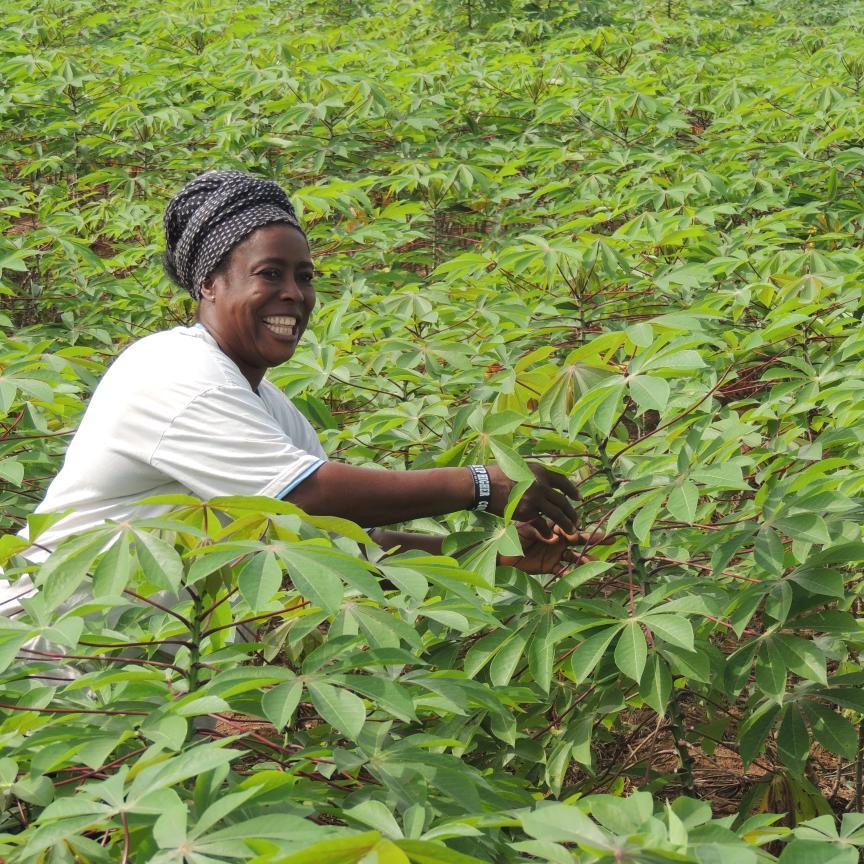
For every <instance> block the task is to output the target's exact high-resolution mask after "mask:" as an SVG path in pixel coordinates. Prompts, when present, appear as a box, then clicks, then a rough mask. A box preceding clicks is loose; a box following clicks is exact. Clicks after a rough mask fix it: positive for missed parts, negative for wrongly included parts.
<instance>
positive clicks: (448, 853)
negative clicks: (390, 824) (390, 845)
mask: <svg viewBox="0 0 864 864" xmlns="http://www.w3.org/2000/svg"><path fill="white" fill-rule="evenodd" d="M394 845H395V846H398V847H399V848H400V849H401V850H402V851H403V852H404V853H405V854H406V855H407V856H408V858H409V859H410V861H411V862H412V864H483V859H482V858H475V857H473V856H472V855H464V854H463V853H461V852H456V851H455V850H453V849H450V848H448V847H447V846H444V845H443V844H439V843H429V842H427V841H425V840H396V841H395V842H394ZM312 864H316V862H312ZM317 864H321V862H317ZM381 864H384V862H383V861H382V862H381ZM393 864H395V862H393Z"/></svg>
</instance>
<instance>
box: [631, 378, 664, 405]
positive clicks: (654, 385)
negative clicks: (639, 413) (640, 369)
mask: <svg viewBox="0 0 864 864" xmlns="http://www.w3.org/2000/svg"><path fill="white" fill-rule="evenodd" d="M628 387H629V388H630V396H631V397H632V399H633V401H634V402H635V403H636V404H637V405H638V406H639V407H640V408H641V409H642V410H643V411H648V410H653V411H661V412H662V411H664V410H665V409H666V405H667V404H668V403H669V382H668V381H666V380H665V379H664V378H654V377H653V376H651V375H634V376H633V377H632V378H630V379H629V381H628Z"/></svg>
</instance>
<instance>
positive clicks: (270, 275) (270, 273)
mask: <svg viewBox="0 0 864 864" xmlns="http://www.w3.org/2000/svg"><path fill="white" fill-rule="evenodd" d="M260 275H261V276H263V277H264V278H265V279H278V278H279V276H280V275H281V273H280V272H279V271H278V270H262V271H261V273H260Z"/></svg>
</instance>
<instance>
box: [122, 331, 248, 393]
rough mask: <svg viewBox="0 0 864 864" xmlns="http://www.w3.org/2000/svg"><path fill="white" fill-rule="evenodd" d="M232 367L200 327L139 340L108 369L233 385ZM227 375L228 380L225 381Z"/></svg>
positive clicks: (153, 335)
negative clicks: (138, 371)
mask: <svg viewBox="0 0 864 864" xmlns="http://www.w3.org/2000/svg"><path fill="white" fill-rule="evenodd" d="M232 367H233V368H236V367H234V364H233V363H231V362H230V360H228V358H227V357H226V356H225V355H224V354H223V353H222V351H221V350H220V349H219V346H218V345H217V344H216V341H215V340H214V339H213V337H212V336H211V335H210V334H209V333H208V332H207V331H206V330H205V329H204V328H203V327H201V326H200V325H194V326H192V327H172V328H171V329H170V330H162V331H160V332H159V333H152V334H150V335H149V336H145V337H144V338H143V339H138V340H137V341H136V342H133V343H132V344H131V345H130V346H129V347H128V348H126V349H125V350H124V351H123V352H122V353H121V354H120V355H118V357H117V359H116V360H115V361H114V363H113V364H112V366H111V370H114V369H118V370H120V371H132V370H134V369H141V371H143V372H145V373H149V374H150V375H153V374H156V373H159V372H162V373H166V374H168V375H169V376H170V377H172V378H174V377H189V376H193V375H194V376H196V377H197V376H200V377H204V378H208V379H212V383H213V384H222V383H232V382H231V380H227V379H232V378H233V377H234V376H232V375H230V374H229V373H230V371H231V369H232ZM226 375H227V379H226Z"/></svg>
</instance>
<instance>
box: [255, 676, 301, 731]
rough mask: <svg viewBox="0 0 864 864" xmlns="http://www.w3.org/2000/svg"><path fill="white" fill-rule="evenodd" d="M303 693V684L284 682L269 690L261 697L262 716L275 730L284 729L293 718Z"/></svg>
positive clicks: (299, 682)
mask: <svg viewBox="0 0 864 864" xmlns="http://www.w3.org/2000/svg"><path fill="white" fill-rule="evenodd" d="M302 693H303V682H302V681H299V680H296V681H286V682H285V683H284V684H277V685H276V686H275V687H272V688H271V689H269V690H268V691H267V692H266V693H265V694H264V695H263V696H262V697H261V708H262V709H263V711H264V716H265V717H266V718H267V719H268V720H269V721H270V722H271V723H272V724H273V725H274V726H275V727H276V728H277V729H284V728H285V727H286V726H287V725H288V724H289V723H290V722H291V718H292V717H293V716H294V712H295V711H296V710H297V706H298V705H299V704H300V696H301V694H302Z"/></svg>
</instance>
